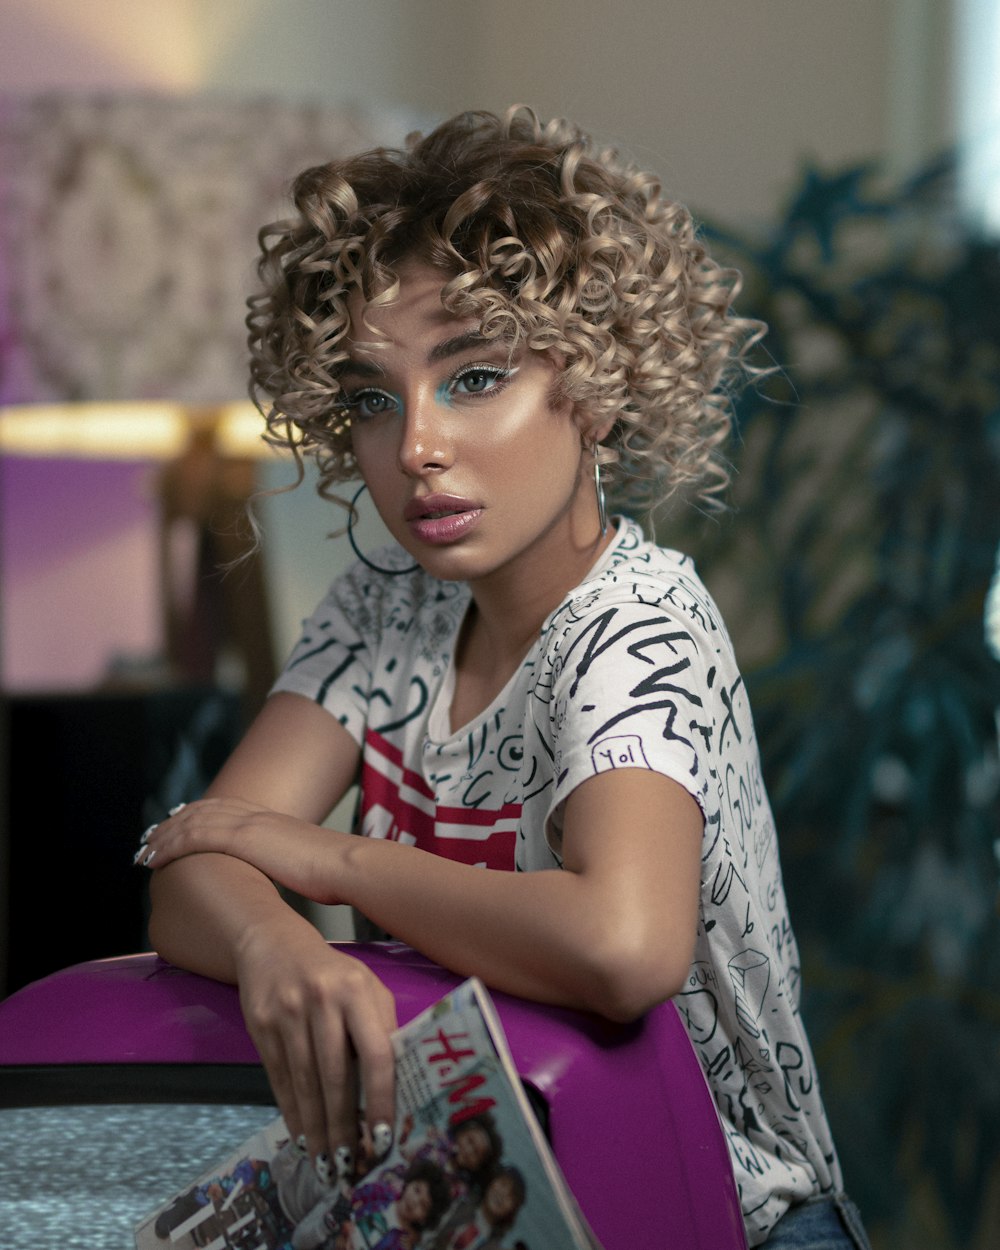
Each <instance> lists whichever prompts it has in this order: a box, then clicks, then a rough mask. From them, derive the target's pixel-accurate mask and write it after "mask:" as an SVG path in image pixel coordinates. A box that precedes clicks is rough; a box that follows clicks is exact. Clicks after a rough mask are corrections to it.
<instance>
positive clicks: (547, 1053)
mask: <svg viewBox="0 0 1000 1250" xmlns="http://www.w3.org/2000/svg"><path fill="white" fill-rule="evenodd" d="M341 949H343V950H345V951H347V952H348V953H349V954H351V955H354V956H355V957H356V958H358V959H361V960H363V961H364V962H365V963H366V964H367V965H368V966H369V967H371V968H372V969H373V970H374V971H375V972H376V973H377V974H378V975H379V976H380V977H381V978H382V979H383V980H384V981H385V983H386V984H387V985H388V986H389V987H390V988H391V989H392V991H393V992H394V994H395V996H396V1002H397V1008H398V1012H399V1019H400V1021H401V1022H405V1021H406V1020H409V1019H411V1018H412V1017H413V1016H414V1015H416V1014H417V1013H418V1012H420V1011H422V1010H423V1009H424V1008H425V1007H427V1006H429V1005H430V1004H431V1003H432V1002H434V1001H435V1000H436V999H437V998H439V997H440V996H441V995H442V994H443V993H444V992H445V991H446V990H448V989H449V988H451V987H452V986H453V985H454V984H455V983H456V981H457V978H456V977H455V976H454V975H453V974H451V973H449V972H447V971H445V970H444V969H443V968H440V967H438V966H437V965H436V964H432V963H430V962H429V961H428V960H426V959H424V958H423V957H422V956H421V955H418V954H417V953H416V952H414V951H413V950H411V949H410V948H408V947H405V946H402V945H400V944H397V943H371V944H364V943H344V944H341ZM493 997H494V1000H495V1002H496V1005H497V1009H498V1010H499V1012H500V1016H501V1018H502V1020H503V1024H504V1029H505V1031H506V1034H507V1039H508V1042H509V1044H510V1049H511V1052H512V1054H513V1057H514V1061H515V1064H516V1065H517V1068H518V1071H519V1073H520V1075H521V1078H522V1080H523V1081H524V1083H525V1084H526V1086H527V1087H528V1088H529V1091H533V1092H535V1093H537V1095H538V1096H539V1097H540V1099H541V1102H542V1104H543V1118H545V1119H547V1129H548V1133H549V1138H550V1141H551V1143H552V1147H553V1149H554V1151H555V1154H556V1157H557V1159H558V1160H559V1163H560V1165H561V1167H562V1169H563V1172H564V1173H565V1176H566V1179H567V1180H568V1182H569V1185H570V1187H571V1188H572V1190H573V1192H574V1193H575V1195H576V1197H577V1200H578V1201H579V1203H580V1206H581V1207H582V1209H583V1211H584V1213H585V1214H586V1216H587V1218H588V1220H589V1221H590V1224H591V1226H592V1227H593V1230H594V1232H595V1234H596V1236H597V1237H598V1239H599V1240H600V1242H601V1244H602V1246H603V1247H604V1250H644V1248H647V1247H648V1248H649V1250H670V1248H671V1247H677V1250H745V1247H746V1241H745V1237H744V1232H743V1221H742V1218H741V1215H740V1207H739V1201H738V1197H737V1193H736V1187H735V1183H734V1180H733V1175H732V1169H731V1166H730V1162H729V1156H728V1151H727V1148H726V1143H725V1139H724V1136H723V1132H722V1128H721V1125H720V1122H719V1118H718V1115H717V1113H716V1109H715V1105H714V1103H713V1101H712V1098H711V1095H710V1094H709V1091H708V1087H707V1085H706V1083H705V1078H704V1076H703V1074H702V1071H701V1068H700V1065H699V1063H698V1060H697V1058H696V1056H695V1054H694V1051H693V1050H692V1047H691V1044H690V1041H689V1040H688V1037H687V1034H686V1033H685V1031H684V1027H683V1025H682V1024H681V1022H680V1019H679V1017H678V1015H677V1013H676V1011H675V1009H674V1007H673V1005H672V1004H671V1003H665V1004H663V1005H662V1006H661V1007H659V1008H657V1009H656V1010H654V1011H652V1012H651V1013H650V1014H649V1015H648V1016H647V1017H646V1018H645V1019H644V1020H643V1021H641V1022H639V1023H637V1024H635V1025H627V1026H625V1025H615V1024H611V1023H609V1022H608V1021H605V1020H602V1019H600V1018H598V1017H596V1016H590V1015H586V1014H584V1013H581V1012H572V1011H564V1010H559V1009H554V1008H549V1007H541V1006H539V1005H538V1004H535V1003H530V1002H527V1001H524V1000H522V999H517V998H512V997H510V996H508V995H506V994H501V993H494V995H493ZM150 1065H155V1067H154V1069H153V1070H152V1071H151V1068H150ZM192 1082H193V1084H192ZM234 1082H235V1084H234ZM247 1082H249V1086H247ZM213 1087H214V1089H213ZM223 1087H225V1088H226V1089H229V1088H232V1089H233V1090H234V1091H236V1092H233V1093H230V1094H225V1098H232V1099H233V1101H240V1100H243V1101H262V1102H267V1101H269V1098H268V1094H267V1089H266V1084H265V1083H264V1081H263V1079H262V1070H261V1069H260V1068H259V1059H258V1056H257V1052H256V1050H255V1049H254V1046H253V1043H252V1042H251V1040H250V1038H249V1036H248V1035H247V1033H246V1030H245V1028H244V1026H243V1021H242V1017H241V1014H240V1009H239V1003H238V1000H237V994H236V991H235V990H234V989H233V988H232V987H230V986H226V985H220V984H218V983H216V982H214V981H209V980H206V979H205V978H203V977H199V976H195V975H194V974H192V973H188V972H183V971H181V970H180V969H178V968H174V967H173V966H171V965H170V964H167V963H165V962H163V961H162V960H160V959H158V958H157V957H156V956H155V955H129V956H124V957H122V958H119V959H106V960H97V961H94V962H91V963H85V964H79V965H77V966H76V967H72V968H67V969H65V970H63V971H62V972H57V973H55V974H54V975H52V976H50V977H47V978H45V979H44V980H42V981H37V982H35V983H33V984H32V985H29V986H26V987H25V988H24V989H22V990H20V991H18V992H17V993H16V994H14V995H12V996H11V997H10V998H8V999H7V1000H6V1001H4V1002H2V1003H0V1106H8V1107H9V1106H16V1105H20V1106H24V1105H30V1104H33V1103H36V1102H39V1103H46V1102H66V1103H73V1102H84V1101H102V1102H107V1101H111V1100H115V1099H120V1100H121V1101H126V1102H127V1101H140V1100H146V1101H162V1100H164V1091H165V1090H167V1091H168V1094H167V1097H168V1098H172V1100H174V1101H178V1102H183V1101H192V1102H193V1101H197V1100H198V1098H199V1097H205V1098H206V1100H207V1101H219V1100H220V1098H219V1094H220V1090H222V1089H223ZM244 1087H252V1088H253V1090H254V1094H253V1096H249V1097H248V1096H246V1093H245V1089H244ZM95 1088H100V1091H101V1097H99V1098H94V1097H93V1090H94V1089H95ZM154 1089H155V1093H154V1092H152V1091H153V1090H154ZM241 1089H244V1093H243V1094H242V1096H241V1094H240V1093H239V1090H241ZM88 1091H89V1092H88ZM116 1091H118V1092H116ZM185 1091H187V1092H185ZM208 1091H211V1092H208ZM235 1144H236V1143H229V1142H227V1143H222V1144H221V1147H220V1154H224V1153H225V1151H226V1150H227V1149H229V1148H230V1147H231V1146H232V1145H235ZM164 1196H166V1195H164ZM137 1214H142V1212H138V1213H137ZM538 1250H543V1248H541V1247H539V1248H538Z"/></svg>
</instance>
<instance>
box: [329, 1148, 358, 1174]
mask: <svg viewBox="0 0 1000 1250" xmlns="http://www.w3.org/2000/svg"><path fill="white" fill-rule="evenodd" d="M333 1160H334V1163H335V1164H336V1168H337V1179H338V1180H343V1179H344V1178H345V1177H349V1176H351V1175H352V1173H353V1172H354V1152H353V1151H352V1150H351V1148H350V1146H338V1147H337V1149H336V1150H335V1151H334V1152H333Z"/></svg>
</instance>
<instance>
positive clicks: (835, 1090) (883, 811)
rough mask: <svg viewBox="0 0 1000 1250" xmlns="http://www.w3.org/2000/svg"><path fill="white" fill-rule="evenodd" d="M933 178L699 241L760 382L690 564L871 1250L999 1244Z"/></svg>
mask: <svg viewBox="0 0 1000 1250" xmlns="http://www.w3.org/2000/svg"><path fill="white" fill-rule="evenodd" d="M952 175H953V170H952V163H951V161H950V159H942V160H941V161H939V162H938V163H936V164H935V165H934V166H933V167H932V168H929V169H927V170H925V171H923V172H921V173H920V175H919V176H917V177H915V178H913V179H912V180H910V181H909V182H907V183H905V184H904V185H902V186H896V187H889V186H887V185H886V184H885V183H883V182H880V180H879V176H878V172H877V170H875V169H874V168H872V167H861V168H857V169H852V170H848V171H847V172H846V173H838V174H835V175H825V174H822V173H820V172H819V171H817V170H809V171H808V172H807V173H806V175H805V177H804V179H803V182H802V186H801V190H800V191H799V193H798V194H797V195H796V196H795V197H794V198H793V200H792V201H791V203H790V205H789V207H788V210H787V212H786V214H785V216H784V219H783V220H782V221H780V222H778V223H777V225H776V226H775V228H774V229H773V230H772V231H771V232H770V233H769V234H767V235H766V236H763V237H754V238H743V237H739V236H737V235H734V234H733V233H732V232H727V231H723V230H717V229H716V230H712V229H709V230H707V231H706V233H707V234H708V235H709V236H710V241H711V246H712V249H713V251H714V252H715V253H716V254H718V255H720V256H721V257H723V258H725V259H727V260H731V262H732V263H733V264H735V265H736V266H737V267H738V268H739V269H740V270H742V272H743V274H744V276H745V289H744V293H743V296H742V297H741V299H740V300H739V301H738V303H739V308H740V311H741V312H742V313H743V314H744V315H751V316H756V317H759V318H760V319H761V320H763V321H766V322H767V323H768V325H769V327H770V332H769V335H768V337H767V340H766V342H767V346H768V351H769V353H770V355H771V357H772V358H773V361H774V362H776V363H777V364H778V365H779V366H780V367H781V372H780V373H778V374H774V375H772V376H771V377H770V378H768V379H766V380H764V381H763V382H761V383H760V384H759V385H758V386H757V387H755V388H751V389H750V390H748V391H747V392H746V393H745V394H744V395H743V396H742V397H741V398H740V399H739V401H738V404H737V414H738V424H739V432H740V439H739V445H738V448H737V452H736V456H735V468H736V470H737V476H736V479H735V486H734V490H733V503H734V505H735V515H734V516H733V517H732V518H730V519H729V520H728V521H726V522H723V523H721V524H716V525H715V526H714V527H711V528H710V530H709V532H707V533H703V534H700V535H698V536H694V537H693V548H694V550H695V552H696V554H697V555H698V558H699V564H700V566H701V568H702V571H703V572H704V573H705V574H706V575H707V578H708V580H709V582H710V584H711V583H712V582H713V578H720V577H721V578H722V580H723V581H726V580H727V579H728V581H732V580H733V579H734V578H735V580H737V581H738V582H739V583H740V584H741V585H742V586H743V587H744V594H743V597H744V603H743V607H742V608H741V609H738V610H737V612H736V615H735V619H733V612H732V611H730V613H729V615H730V618H731V619H730V625H731V627H732V630H733V634H734V637H735V639H736V641H737V645H738V646H739V645H740V644H741V641H743V640H745V639H747V638H749V639H750V640H751V642H752V643H753V646H752V647H751V648H750V649H751V650H753V651H754V652H755V658H754V660H753V661H752V662H751V663H750V664H749V666H748V667H749V671H748V672H747V684H748V687H749V690H750V695H751V699H752V702H753V705H754V709H755V714H756V718H757V723H758V728H759V730H760V736H761V744H762V751H763V754H764V769H765V775H766V776H767V777H768V780H769V784H770V788H771V794H772V799H773V801H774V803H775V807H776V816H777V822H778V828H779V830H780V833H781V839H782V847H783V857H784V861H785V875H786V881H787V884H788V891H789V895H790V898H791V903H792V908H793V917H794V919H795V923H796V930H797V933H798V936H799V940H800V945H801V946H802V949H803V957H804V964H805V968H804V973H805V984H806V999H805V1003H804V1011H805V1013H806V1016H807V1019H808V1022H809V1025H810V1030H811V1033H812V1038H813V1043H814V1047H815V1049H816V1052H817V1058H818V1062H819V1066H820V1070H821V1073H822V1075H823V1080H824V1089H825V1094H826V1099H827V1103H828V1107H829V1110H830V1114H831V1118H832V1120H833V1122H834V1129H835V1132H836V1133H837V1136H838V1139H839V1145H840V1150H841V1154H842V1158H843V1162H844V1165H845V1171H846V1173H847V1179H848V1186H849V1188H850V1189H851V1190H853V1191H855V1193H856V1196H857V1198H858V1199H859V1201H860V1202H861V1204H862V1207H863V1209H864V1210H865V1212H866V1215H867V1217H868V1218H869V1220H870V1223H871V1224H872V1226H873V1228H874V1229H875V1230H876V1234H877V1237H876V1240H877V1244H878V1245H879V1246H881V1247H884V1248H886V1250H888V1248H889V1247H891V1248H892V1250H897V1247H900V1248H901V1247H902V1246H904V1245H906V1246H909V1245H914V1244H924V1245H929V1244H934V1245H935V1246H937V1247H939V1250H948V1248H949V1247H952V1246H954V1247H963V1248H965V1247H972V1246H977V1247H978V1246H980V1245H984V1246H985V1245H987V1244H990V1245H998V1244H1000V1230H998V1229H997V1228H996V1225H995V1223H994V1224H993V1225H992V1226H990V1225H989V1221H990V1219H991V1218H992V1220H993V1221H996V1220H997V1218H1000V1217H998V1215H997V1212H996V1209H995V1208H996V1204H995V1203H994V1204H993V1205H994V1210H993V1215H992V1217H991V1216H989V1215H988V1213H987V1211H986V1208H987V1191H988V1189H989V1187H990V1185H991V1183H992V1185H993V1187H994V1190H995V1188H996V1186H997V1185H998V1184H1000V922H998V912H997V898H998V893H997V887H998V860H997V848H998V846H1000V843H998V841H997V839H998V838H1000V797H998V794H1000V757H998V750H997V719H996V717H997V709H998V708H1000V664H998V663H997V661H996V659H995V658H993V657H992V656H991V654H990V652H989V650H988V648H987V646H986V643H985V639H984V632H983V605H984V596H985V593H986V588H987V586H988V584H989V580H990V576H991V573H992V571H993V567H994V562H995V559H996V553H997V550H998V545H1000V252H998V248H997V246H996V243H995V242H988V241H984V240H982V239H977V238H975V237H971V236H969V235H968V234H967V233H964V232H963V231H962V229H961V228H960V226H959V224H958V222H957V216H956V213H955V211H954V205H953V202H952V201H953V176H952ZM762 363H766V362H762ZM671 537H672V535H671ZM688 541H689V542H692V539H689V540H688ZM918 1212H923V1213H924V1214H922V1215H920V1214H918ZM927 1212H936V1215H935V1216H934V1220H933V1223H934V1227H933V1228H930V1227H928V1226H927V1223H926V1221H927V1219H928V1218H929V1217H928V1216H927V1214H926V1213H927ZM922 1220H923V1221H924V1222H923V1223H921V1221H922Z"/></svg>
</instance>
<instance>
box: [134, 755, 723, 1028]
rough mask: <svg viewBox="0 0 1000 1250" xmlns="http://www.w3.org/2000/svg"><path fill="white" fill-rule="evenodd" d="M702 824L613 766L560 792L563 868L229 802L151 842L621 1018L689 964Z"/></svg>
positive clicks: (458, 967) (464, 964)
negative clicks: (241, 869) (226, 861)
mask: <svg viewBox="0 0 1000 1250" xmlns="http://www.w3.org/2000/svg"><path fill="white" fill-rule="evenodd" d="M701 831H702V816H701V810H700V808H699V807H698V805H697V804H696V803H695V801H694V799H692V798H691V796H690V795H689V794H688V793H687V791H686V790H684V789H683V788H682V787H681V786H679V785H678V784H677V783H676V782H673V781H671V780H670V779H669V778H666V777H663V776H661V775H660V774H658V773H654V772H649V771H646V770H643V769H623V770H616V771H611V772H606V773H601V774H599V775H597V776H594V777H591V778H590V779H588V780H587V781H585V782H584V783H583V784H582V785H580V786H579V787H578V788H577V789H576V790H575V791H574V792H573V793H572V794H571V795H570V797H569V799H568V800H567V805H566V813H565V822H564V856H565V857H564V869H563V870H562V871H559V870H552V871H543V872H532V873H508V872H500V871H488V870H485V869H482V868H473V867H469V866H467V865H464V864H458V863H454V862H452V861H449V860H445V859H441V858H440V857H438V856H435V855H432V854H429V853H427V852H425V851H421V850H418V849H416V848H414V847H412V846H407V845H404V844H401V843H398V842H391V841H384V840H380V839H358V838H353V837H350V836H349V835H345V834H338V833H331V832H330V831H327V830H320V829H317V828H315V827H313V826H311V825H309V824H308V823H305V822H303V821H301V820H298V819H294V818H289V817H285V816H280V815H276V814H275V813H273V812H270V811H268V810H266V809H263V808H261V807H257V806H255V805H253V804H251V803H247V802H242V801H229V800H218V801H216V802H211V803H205V804H194V805H192V806H191V807H189V808H187V809H185V810H184V811H183V812H182V813H181V814H180V815H179V816H178V817H176V818H175V819H174V820H173V821H170V822H169V823H168V825H167V826H166V827H165V828H164V830H163V832H162V834H161V833H159V831H158V833H157V835H156V838H155V847H156V856H157V857H159V862H161V863H162V862H165V861H169V860H172V859H173V858H174V857H175V856H178V855H181V856H183V855H189V854H191V853H192V852H197V851H200V850H204V849H206V848H211V849H213V850H220V851H223V852H224V853H226V854H228V855H232V856H238V857H240V858H241V859H242V860H245V861H247V862H249V863H251V864H254V865H255V866H257V867H258V868H260V869H261V870H262V871H264V872H266V873H267V874H268V875H270V876H272V877H274V878H275V879H276V880H278V881H280V882H282V883H283V884H284V885H287V886H290V887H292V888H293V889H296V890H299V891H301V892H302V893H304V894H306V895H308V896H309V897H311V898H315V899H318V900H319V901H322V902H347V903H351V904H353V905H354V906H355V907H357V908H358V909H359V910H361V911H362V912H364V914H365V915H366V916H368V917H369V918H370V919H372V920H373V921H374V922H375V923H376V924H379V925H381V926H383V927H384V928H386V929H388V930H389V931H390V932H391V933H392V934H393V935H394V936H395V937H398V938H400V939H401V940H403V941H405V942H408V943H409V944H410V945H412V946H414V947H416V948H417V949H418V950H421V951H422V952H423V953H424V954H426V955H428V956H429V957H430V958H432V959H434V960H436V961H437V962H439V963H442V964H444V965H446V966H447V967H449V968H452V969H453V970H454V971H456V972H459V973H461V974H463V975H471V974H475V975H478V976H481V977H482V978H483V979H484V980H486V981H488V982H489V984H491V985H493V986H495V987H497V988H499V989H503V990H507V991H509V992H511V993H515V994H520V995H522V996H524V997H529V998H533V999H537V1000H539V1001H543V1002H551V1003H557V1004H560V1005H566V1006H574V1007H584V1008H589V1009H591V1010H595V1011H598V1012H600V1013H601V1014H603V1015H606V1016H609V1017H611V1018H614V1019H632V1018H634V1017H636V1016H638V1015H640V1014H642V1012H644V1011H645V1010H646V1009H647V1008H649V1007H650V1006H652V1005H653V1004H654V1003H657V1002H660V1001H662V1000H663V999H664V998H667V997H669V996H670V995H671V994H673V993H675V992H676V991H677V990H678V989H679V988H680V987H681V985H682V984H683V981H684V978H685V977H686V975H687V972H688V969H689V966H690V961H691V955H692V951H693V947H694V938H695V930H696V926H697V911H698V894H699V874H700V857H701ZM153 866H154V867H155V866H156V862H155V861H154V865H153Z"/></svg>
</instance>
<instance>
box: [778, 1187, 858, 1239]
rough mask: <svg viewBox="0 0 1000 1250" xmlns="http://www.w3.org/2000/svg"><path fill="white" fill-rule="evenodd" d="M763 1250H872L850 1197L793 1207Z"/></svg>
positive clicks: (814, 1200) (826, 1199) (818, 1199)
mask: <svg viewBox="0 0 1000 1250" xmlns="http://www.w3.org/2000/svg"><path fill="white" fill-rule="evenodd" d="M759 1250H871V1245H870V1243H869V1241H868V1236H867V1234H866V1233H865V1230H864V1226H863V1225H862V1223H861V1215H860V1212H859V1211H858V1208H857V1207H856V1206H855V1205H854V1203H853V1202H852V1201H851V1200H850V1198H848V1197H847V1195H846V1194H836V1195H835V1196H834V1197H832V1198H813V1199H811V1200H810V1201H809V1202H802V1203H800V1204H799V1205H798V1206H796V1207H790V1208H789V1209H788V1210H787V1211H786V1212H785V1214H784V1215H783V1216H782V1217H781V1219H780V1220H779V1221H778V1222H777V1224H775V1226H774V1228H772V1229H771V1235H770V1237H768V1239H767V1241H765V1242H764V1245H763V1246H761V1247H760V1248H759Z"/></svg>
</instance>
